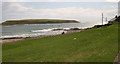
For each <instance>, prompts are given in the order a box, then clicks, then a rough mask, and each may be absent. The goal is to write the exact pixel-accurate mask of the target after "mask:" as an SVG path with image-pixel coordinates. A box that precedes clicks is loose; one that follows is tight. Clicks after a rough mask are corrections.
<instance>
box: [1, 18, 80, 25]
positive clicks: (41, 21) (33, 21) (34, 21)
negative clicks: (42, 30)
mask: <svg viewBox="0 0 120 64" xmlns="http://www.w3.org/2000/svg"><path fill="white" fill-rule="evenodd" d="M46 23H79V22H78V21H76V20H59V19H23V20H8V21H5V22H3V23H2V25H16V24H46Z"/></svg>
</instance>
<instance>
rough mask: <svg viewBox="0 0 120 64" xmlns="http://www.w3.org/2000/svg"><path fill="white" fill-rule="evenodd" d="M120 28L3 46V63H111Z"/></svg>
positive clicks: (115, 27)
mask: <svg viewBox="0 0 120 64" xmlns="http://www.w3.org/2000/svg"><path fill="white" fill-rule="evenodd" d="M117 52H118V26H117V24H113V25H111V26H104V27H101V28H93V29H88V30H85V31H82V32H77V33H71V34H65V35H58V36H52V37H45V38H38V39H27V40H23V41H18V42H14V43H5V44H3V62H9V61H11V62H44V61H45V62H51V61H52V62H112V61H113V60H114V59H115V57H116V55H117Z"/></svg>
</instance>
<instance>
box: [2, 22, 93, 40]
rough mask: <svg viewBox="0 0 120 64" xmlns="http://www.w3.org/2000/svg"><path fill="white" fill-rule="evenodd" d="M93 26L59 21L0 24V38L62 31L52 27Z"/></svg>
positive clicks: (82, 27) (81, 27) (53, 33)
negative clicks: (50, 22) (54, 29)
mask: <svg viewBox="0 0 120 64" xmlns="http://www.w3.org/2000/svg"><path fill="white" fill-rule="evenodd" d="M92 26H94V25H93V24H88V23H59V24H57V23H56V24H23V25H10V26H0V27H1V29H2V30H1V31H0V34H1V35H0V38H10V37H28V36H31V37H34V36H40V35H55V34H60V33H61V32H63V31H51V29H53V28H66V29H67V28H80V29H85V28H88V27H92Z"/></svg>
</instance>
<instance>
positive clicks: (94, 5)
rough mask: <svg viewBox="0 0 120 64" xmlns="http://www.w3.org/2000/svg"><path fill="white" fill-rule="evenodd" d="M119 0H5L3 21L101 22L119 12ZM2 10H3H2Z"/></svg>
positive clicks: (3, 2)
mask: <svg viewBox="0 0 120 64" xmlns="http://www.w3.org/2000/svg"><path fill="white" fill-rule="evenodd" d="M118 1H119V0H89V1H87V0H4V1H2V22H4V21H6V20H15V19H72V20H78V21H80V22H82V23H100V22H101V14H102V13H104V21H105V18H106V17H107V18H108V20H110V19H111V18H113V17H114V16H115V15H117V14H118V11H117V10H118V3H117V2H118ZM0 12H1V11H0Z"/></svg>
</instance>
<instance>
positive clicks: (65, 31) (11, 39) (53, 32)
mask: <svg viewBox="0 0 120 64" xmlns="http://www.w3.org/2000/svg"><path fill="white" fill-rule="evenodd" d="M82 30H84V29H79V28H69V29H68V28H67V29H64V28H62V29H59V28H55V29H52V30H50V31H51V32H50V31H48V34H44V35H41V34H40V33H36V34H26V35H23V36H19V35H17V36H10V37H6V38H1V41H0V43H13V42H16V41H20V40H25V39H30V38H31V39H33V38H44V37H49V36H56V35H62V34H69V33H74V32H80V31H82ZM38 32H39V30H38Z"/></svg>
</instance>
